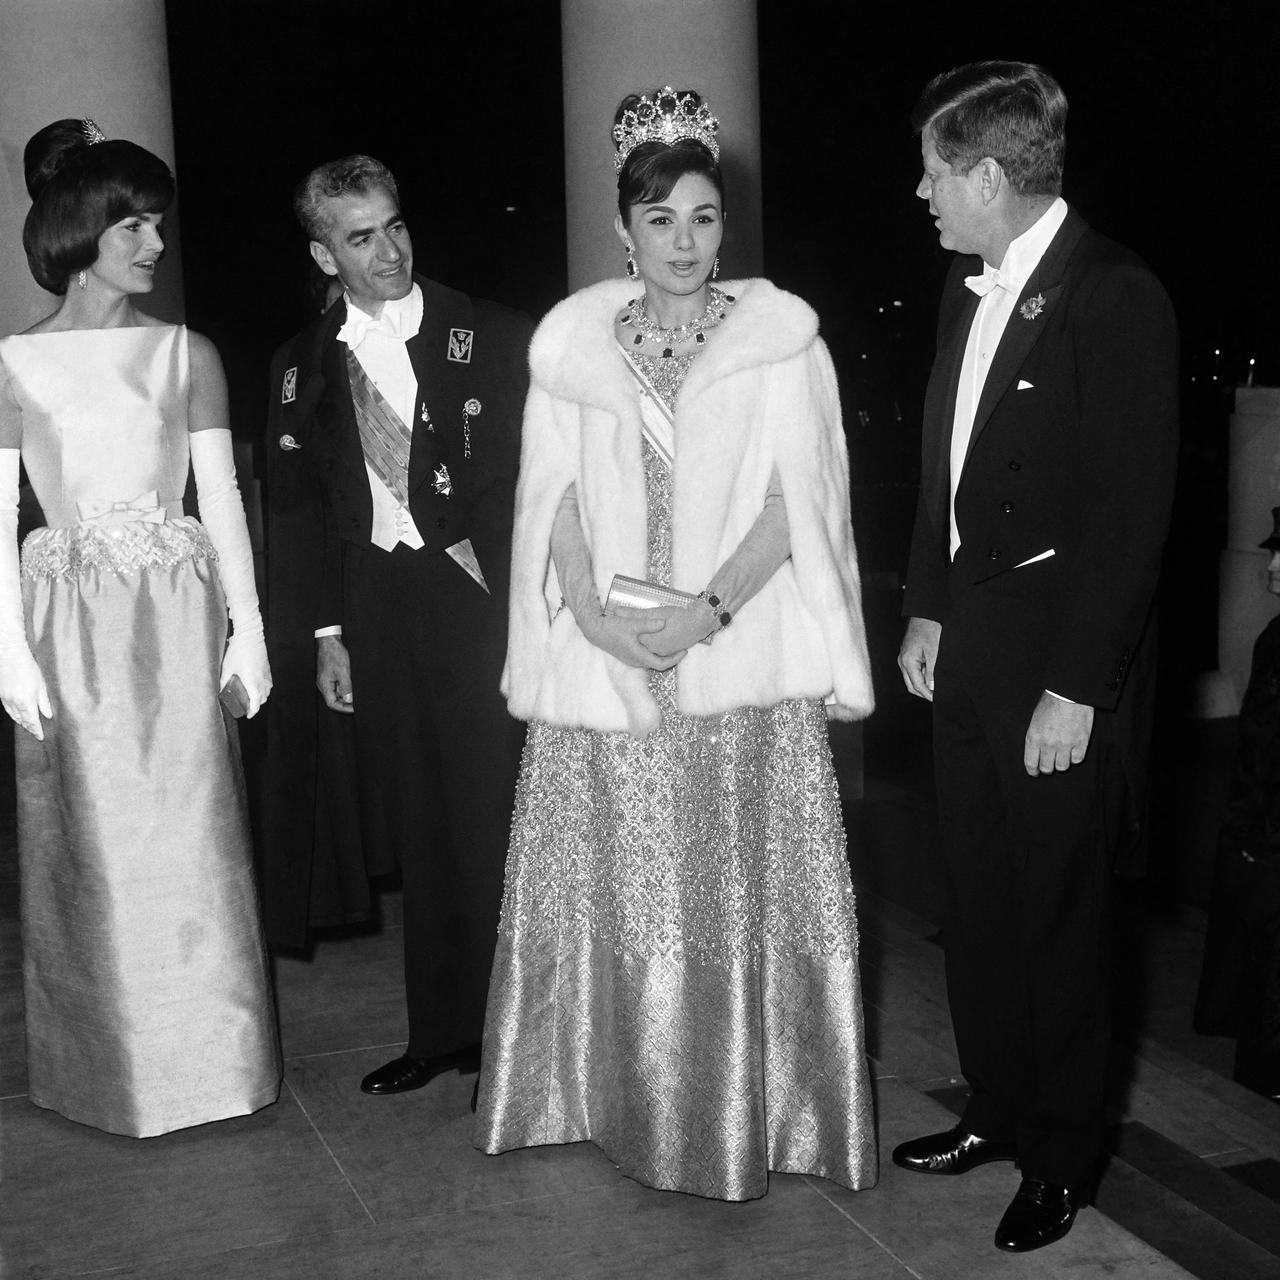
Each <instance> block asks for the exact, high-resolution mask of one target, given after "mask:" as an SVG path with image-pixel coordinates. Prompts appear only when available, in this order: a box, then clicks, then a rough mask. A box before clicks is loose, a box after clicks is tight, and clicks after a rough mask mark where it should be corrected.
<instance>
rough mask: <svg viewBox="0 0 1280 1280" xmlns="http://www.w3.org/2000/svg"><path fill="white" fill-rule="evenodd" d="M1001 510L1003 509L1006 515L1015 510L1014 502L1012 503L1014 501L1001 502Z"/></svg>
mask: <svg viewBox="0 0 1280 1280" xmlns="http://www.w3.org/2000/svg"><path fill="white" fill-rule="evenodd" d="M1000 510H1001V511H1003V512H1004V513H1005V515H1008V514H1009V512H1010V511H1012V510H1013V503H1012V502H1002V503H1001V504H1000Z"/></svg>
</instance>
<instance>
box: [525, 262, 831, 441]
mask: <svg viewBox="0 0 1280 1280" xmlns="http://www.w3.org/2000/svg"><path fill="white" fill-rule="evenodd" d="M722 287H723V289H724V291H725V292H726V293H731V294H733V295H734V297H736V298H737V300H738V301H737V302H736V303H735V304H734V307H733V309H732V310H731V311H730V312H729V315H728V317H727V318H726V320H725V322H724V325H723V328H722V331H721V332H722V336H721V337H720V338H719V339H718V340H717V341H716V342H713V343H709V344H708V346H707V349H706V351H705V352H704V353H703V354H702V355H701V356H700V357H699V358H698V359H697V360H695V361H694V363H693V367H692V368H691V369H690V370H689V377H688V378H687V379H686V381H685V384H684V386H683V388H682V389H681V397H682V398H686V397H689V396H693V395H697V394H699V393H701V392H702V391H703V390H705V389H706V388H707V387H709V386H710V385H711V384H712V383H714V382H717V381H719V379H721V378H725V377H728V376H729V375H730V374H734V373H738V372H740V371H741V370H743V369H747V368H751V367H753V366H757V365H761V364H771V363H774V362H776V361H781V360H788V359H790V358H791V357H792V356H796V355H799V354H800V353H801V352H802V351H803V350H805V348H806V347H808V346H809V345H810V344H811V343H812V342H813V340H814V339H815V338H816V337H817V335H818V317H817V315H816V314H815V313H814V311H813V308H812V307H810V306H809V304H808V303H807V302H804V301H802V300H801V299H800V298H797V297H796V296H795V294H792V293H787V292H785V291H784V290H782V289H778V288H775V287H774V286H773V285H772V284H770V283H769V281H768V280H733V281H725V282H723V284H722ZM636 288H637V286H636V284H635V283H634V282H633V281H631V280H605V281H603V282H602V283H600V284H593V285H588V286H587V288H585V289H580V290H579V291H578V292H577V293H575V294H571V295H570V296H569V297H568V298H566V299H565V300H564V301H563V302H561V303H559V304H557V305H556V306H555V307H553V308H552V309H551V310H550V311H549V312H548V313H547V315H546V317H545V318H544V319H543V321H542V323H541V324H540V325H539V326H538V331H537V333H535V334H534V337H533V345H532V346H531V347H530V349H529V367H530V371H531V373H532V376H533V381H534V382H535V383H536V384H538V385H539V386H541V387H542V388H543V389H544V390H546V391H548V392H550V393H551V395H553V396H555V397H556V398H557V399H560V400H568V401H571V402H574V403H578V404H588V405H593V406H594V407H596V408H599V409H606V410H609V411H610V412H612V413H615V414H617V415H618V416H622V414H623V412H625V411H626V408H627V406H631V407H632V409H634V403H635V384H634V383H633V382H632V380H631V377H630V375H629V374H628V373H627V371H626V369H625V368H624V367H623V365H622V363H621V362H620V361H619V360H618V359H617V358H616V357H617V346H616V344H615V341H614V336H613V319H614V316H616V315H617V313H618V312H619V311H621V310H622V308H623V307H624V306H626V304H627V301H628V299H629V298H633V297H635V295H636Z"/></svg>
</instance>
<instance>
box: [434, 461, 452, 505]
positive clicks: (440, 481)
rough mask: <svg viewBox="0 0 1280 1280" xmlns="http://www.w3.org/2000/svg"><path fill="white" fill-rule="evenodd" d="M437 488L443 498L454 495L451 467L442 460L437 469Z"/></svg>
mask: <svg viewBox="0 0 1280 1280" xmlns="http://www.w3.org/2000/svg"><path fill="white" fill-rule="evenodd" d="M434 484H435V490H436V492H437V493H438V494H439V495H440V496H441V497H442V498H451V497H452V496H453V481H452V480H451V479H450V478H449V468H448V467H446V466H445V465H444V463H443V462H442V463H441V464H440V465H439V466H438V467H437V468H436V469H435V480H434Z"/></svg>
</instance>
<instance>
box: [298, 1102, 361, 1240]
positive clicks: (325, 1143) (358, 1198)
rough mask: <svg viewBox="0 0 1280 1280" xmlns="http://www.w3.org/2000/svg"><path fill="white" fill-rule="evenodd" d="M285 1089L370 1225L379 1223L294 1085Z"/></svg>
mask: <svg viewBox="0 0 1280 1280" xmlns="http://www.w3.org/2000/svg"><path fill="white" fill-rule="evenodd" d="M284 1087H285V1088H286V1089H288V1090H289V1093H290V1094H291V1095H292V1097H293V1100H294V1102H296V1103H297V1104H298V1110H299V1111H301V1112H302V1114H303V1116H304V1118H305V1119H306V1122H307V1123H308V1124H309V1125H310V1126H311V1129H312V1132H313V1133H314V1134H315V1135H316V1137H317V1138H319V1139H320V1145H321V1146H322V1147H324V1149H325V1151H326V1152H327V1153H328V1155H329V1159H330V1160H332V1161H333V1163H334V1166H335V1167H336V1168H337V1170H338V1172H339V1173H340V1174H341V1175H342V1180H343V1182H345V1183H346V1184H347V1189H348V1190H349V1191H350V1192H351V1194H352V1195H353V1196H355V1198H356V1203H357V1204H358V1205H359V1206H360V1208H361V1209H363V1210H364V1214H365V1217H366V1218H368V1220H369V1221H370V1223H377V1221H378V1219H377V1218H376V1217H374V1215H373V1212H372V1211H371V1210H370V1208H369V1206H368V1205H367V1204H366V1203H365V1201H364V1197H363V1196H362V1195H361V1194H360V1192H359V1191H357V1190H356V1185H355V1183H354V1182H352V1181H351V1179H350V1178H349V1177H348V1176H347V1171H346V1170H345V1169H344V1168H343V1167H342V1161H341V1160H339V1159H338V1156H337V1153H336V1152H335V1151H334V1149H333V1148H332V1147H331V1146H330V1145H329V1140H328V1138H326V1137H325V1136H324V1134H323V1133H321V1132H320V1127H319V1125H317V1124H316V1122H315V1121H314V1120H313V1119H312V1118H311V1112H309V1111H308V1110H307V1107H306V1104H305V1103H304V1102H303V1101H302V1099H301V1098H300V1097H299V1096H298V1092H297V1090H296V1089H295V1088H294V1087H293V1085H291V1084H290V1083H289V1081H288V1080H285V1082H284Z"/></svg>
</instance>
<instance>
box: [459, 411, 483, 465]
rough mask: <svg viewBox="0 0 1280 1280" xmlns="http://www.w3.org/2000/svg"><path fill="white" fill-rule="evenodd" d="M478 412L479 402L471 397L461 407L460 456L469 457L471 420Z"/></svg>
mask: <svg viewBox="0 0 1280 1280" xmlns="http://www.w3.org/2000/svg"><path fill="white" fill-rule="evenodd" d="M479 412H480V401H479V400H477V399H475V398H474V397H472V398H471V399H470V400H468V401H467V403H466V404H464V405H463V406H462V456H463V457H464V458H469V457H471V419H472V418H474V417H475V416H476V414H478V413H479Z"/></svg>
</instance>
